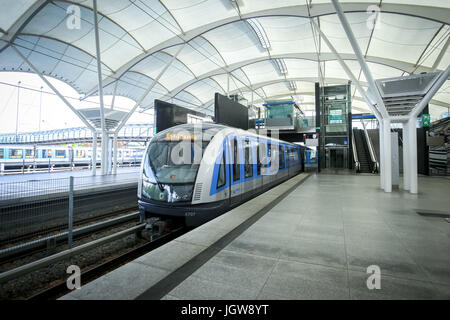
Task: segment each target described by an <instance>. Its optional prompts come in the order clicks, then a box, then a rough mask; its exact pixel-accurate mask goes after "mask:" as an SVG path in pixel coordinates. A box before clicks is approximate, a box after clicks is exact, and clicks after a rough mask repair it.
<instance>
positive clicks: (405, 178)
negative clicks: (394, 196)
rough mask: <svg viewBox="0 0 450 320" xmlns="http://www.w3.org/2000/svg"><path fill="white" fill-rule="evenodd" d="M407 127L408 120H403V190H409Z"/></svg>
mask: <svg viewBox="0 0 450 320" xmlns="http://www.w3.org/2000/svg"><path fill="white" fill-rule="evenodd" d="M409 175H410V172H409V128H408V122H403V190H409V188H410V184H409V182H410V181H409Z"/></svg>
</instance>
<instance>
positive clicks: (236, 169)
mask: <svg viewBox="0 0 450 320" xmlns="http://www.w3.org/2000/svg"><path fill="white" fill-rule="evenodd" d="M239 162H240V161H239V150H238V140H237V138H234V139H233V181H238V180H240V179H241V170H240V165H239Z"/></svg>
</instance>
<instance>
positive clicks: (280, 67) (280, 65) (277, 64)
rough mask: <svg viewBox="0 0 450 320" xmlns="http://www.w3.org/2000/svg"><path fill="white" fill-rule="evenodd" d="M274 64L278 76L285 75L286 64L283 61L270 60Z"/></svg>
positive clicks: (286, 71)
mask: <svg viewBox="0 0 450 320" xmlns="http://www.w3.org/2000/svg"><path fill="white" fill-rule="evenodd" d="M272 60H273V61H274V63H275V68H276V69H277V70H278V73H279V74H280V75H286V74H287V73H288V70H287V67H286V63H285V62H284V60H283V59H272Z"/></svg>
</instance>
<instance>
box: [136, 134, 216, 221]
mask: <svg viewBox="0 0 450 320" xmlns="http://www.w3.org/2000/svg"><path fill="white" fill-rule="evenodd" d="M212 137H213V136H211V135H208V134H205V130H202V129H201V128H200V129H199V128H196V127H194V126H193V125H180V126H176V127H173V128H170V129H168V130H165V131H162V132H160V133H158V134H157V135H156V136H155V137H153V139H152V140H151V142H150V144H149V146H148V148H147V151H146V153H145V154H144V159H143V161H142V165H141V176H140V181H139V187H138V198H139V201H138V202H139V212H140V217H141V222H144V221H145V220H146V219H148V218H159V219H167V218H170V219H171V220H174V221H177V222H182V223H183V224H186V225H198V224H200V223H201V221H200V220H203V217H202V215H201V212H202V211H205V210H208V208H203V206H201V205H195V206H194V205H192V198H193V193H194V186H195V185H196V179H197V175H198V171H199V168H200V165H201V161H202V157H203V153H204V151H205V149H206V148H207V146H208V145H209V143H210V142H211V139H212ZM199 213H200V214H199ZM196 220H199V221H196Z"/></svg>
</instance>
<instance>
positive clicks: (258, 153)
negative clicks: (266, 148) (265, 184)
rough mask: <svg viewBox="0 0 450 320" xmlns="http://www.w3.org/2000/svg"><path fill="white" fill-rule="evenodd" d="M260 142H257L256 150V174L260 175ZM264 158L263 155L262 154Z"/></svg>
mask: <svg viewBox="0 0 450 320" xmlns="http://www.w3.org/2000/svg"><path fill="white" fill-rule="evenodd" d="M262 152H263V151H262V143H261V142H258V149H257V150H256V174H257V175H258V176H260V175H261V155H262ZM263 158H264V156H263Z"/></svg>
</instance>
